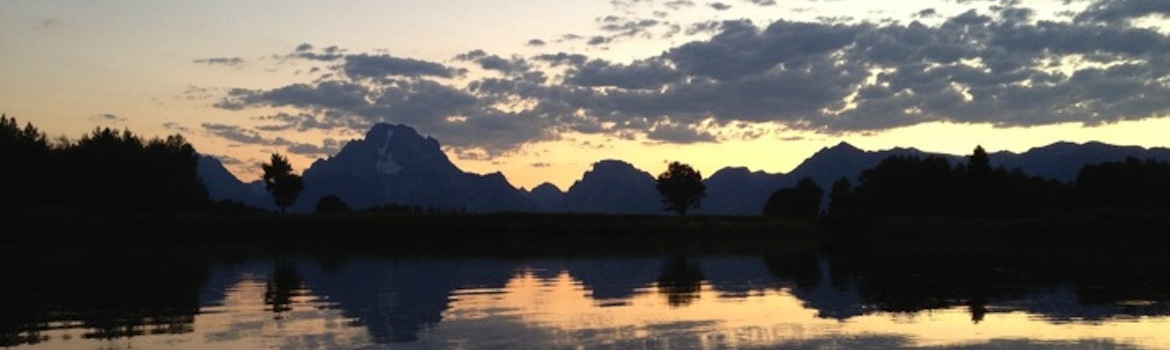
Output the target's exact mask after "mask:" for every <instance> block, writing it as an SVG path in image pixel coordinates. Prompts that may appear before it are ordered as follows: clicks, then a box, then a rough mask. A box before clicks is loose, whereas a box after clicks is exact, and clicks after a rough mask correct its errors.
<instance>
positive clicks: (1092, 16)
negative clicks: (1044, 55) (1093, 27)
mask: <svg viewBox="0 0 1170 350" xmlns="http://www.w3.org/2000/svg"><path fill="white" fill-rule="evenodd" d="M1151 15H1155V16H1158V17H1162V18H1166V17H1167V16H1170V2H1167V1H1163V0H1098V1H1095V2H1094V3H1093V4H1092V5H1089V7H1088V8H1087V9H1086V10H1085V11H1084V12H1081V13H1080V14H1078V15H1077V16H1076V17H1075V21H1077V22H1104V23H1117V22H1125V21H1128V20H1132V19H1137V18H1142V17H1146V16H1151Z"/></svg>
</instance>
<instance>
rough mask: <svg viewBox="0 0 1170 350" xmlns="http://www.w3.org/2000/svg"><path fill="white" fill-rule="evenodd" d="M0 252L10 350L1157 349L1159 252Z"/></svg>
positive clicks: (1162, 315) (1166, 286)
mask: <svg viewBox="0 0 1170 350" xmlns="http://www.w3.org/2000/svg"><path fill="white" fill-rule="evenodd" d="M0 259H2V261H0V262H2V263H3V264H2V265H0V270H2V271H0V272H3V276H5V277H4V278H5V280H6V281H5V286H6V287H4V288H2V289H0V309H2V310H4V311H3V313H2V314H0V346H4V347H10V348H18V349H66V348H68V349H75V348H140V349H141V348H147V349H151V348H168V349H175V348H192V349H194V348H199V349H239V348H331V349H332V348H343V349H344V348H499V349H508V348H577V347H584V348H666V347H669V348H701V349H708V348H774V347H785V348H788V347H795V348H902V347H916V348H922V347H925V348H931V347H938V348H954V347H960V348H1003V347H1018V346H1027V347H1030V348H1103V347H1104V348H1170V337H1166V336H1165V335H1164V334H1165V330H1166V329H1170V317H1168V316H1170V309H1168V308H1167V305H1170V304H1168V302H1170V273H1168V272H1170V264H1165V263H1164V261H1162V260H1164V259H1162V258H1148V259H1147V258H1143V259H1114V260H1110V261H1106V262H1101V261H1097V262H1089V261H1045V260H1044V259H1030V258H1027V257H1002V256H986V255H968V256H904V255H898V256H894V255H881V254H876V253H874V254H867V253H864V252H857V251H851V252H848V253H841V252H836V253H834V252H829V253H824V252H809V253H807V254H783V255H769V256H756V255H688V254H661V255H640V256H580V257H562V258H527V259H526V258H494V257H414V258H403V257H380V256H350V257H345V256H341V257H338V256H324V255H323V256H315V255H305V256H266V255H261V254H247V255H237V256H234V257H231V258H228V257H223V256H218V255H216V256H213V255H208V254H201V253H199V254H197V253H181V252H166V253H156V254H146V253H130V252H118V253H116V254H114V253H97V252H77V251H70V252H22V253H12V254H5V255H4V257H3V258H0ZM1151 259H1154V260H1156V261H1154V262H1161V263H1152V262H1151V261H1150V260H1151Z"/></svg>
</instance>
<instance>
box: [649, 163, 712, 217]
mask: <svg viewBox="0 0 1170 350" xmlns="http://www.w3.org/2000/svg"><path fill="white" fill-rule="evenodd" d="M657 181H658V183H657V184H656V185H655V186H654V187H655V188H657V189H658V193H660V194H662V202H663V204H664V205H665V208H664V209H665V210H670V211H674V212H677V213H678V215H686V214H687V210H689V209H691V208H698V207H699V204H700V203H702V202H703V198H704V197H705V196H706V192H707V186H706V185H704V184H703V175H702V174H699V172H698V171H697V170H695V169H694V168H691V166H690V165H687V164H683V163H680V162H671V163H670V165H669V166H667V169H666V172H663V173H662V174H659V175H658V179H657Z"/></svg>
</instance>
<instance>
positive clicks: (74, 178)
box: [0, 116, 210, 212]
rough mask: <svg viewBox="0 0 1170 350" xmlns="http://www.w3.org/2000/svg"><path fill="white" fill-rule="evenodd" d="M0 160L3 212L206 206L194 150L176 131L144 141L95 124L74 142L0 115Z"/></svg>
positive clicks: (206, 194) (155, 210) (98, 210)
mask: <svg viewBox="0 0 1170 350" xmlns="http://www.w3.org/2000/svg"><path fill="white" fill-rule="evenodd" d="M0 162H3V164H4V165H5V168H6V170H5V171H3V172H0V174H2V175H0V176H2V177H0V183H2V184H3V186H4V188H5V191H4V192H5V193H6V195H5V196H2V197H3V199H0V203H2V204H0V206H2V208H3V209H5V210H15V209H29V208H38V207H45V206H51V207H52V208H55V209H57V210H81V211H89V212H161V211H183V210H195V209H202V208H206V207H207V206H208V205H209V204H210V201H209V199H208V193H207V189H206V188H205V186H204V185H203V182H202V181H200V180H199V177H198V175H197V174H196V164H197V162H198V154H197V153H196V152H195V149H194V148H193V147H192V146H191V144H189V143H187V141H186V140H185V139H184V138H183V137H182V136H181V135H178V134H176V135H171V136H167V137H166V138H154V139H150V140H143V139H142V138H141V137H140V136H138V135H135V134H134V133H132V132H130V131H129V130H123V131H115V130H112V129H109V128H98V129H95V130H94V131H93V132H92V133H90V134H87V135H84V136H82V137H81V138H80V139H78V140H77V141H70V140H68V139H64V138H62V139H60V140H57V141H55V142H49V141H48V140H47V138H46V137H45V134H44V133H42V132H40V131H39V130H37V128H36V127H34V126H33V125H32V124H31V123H29V124H26V126H25V127H23V128H20V127H19V126H18V124H17V122H16V119H15V118H8V117H7V116H0ZM8 194H10V195H8Z"/></svg>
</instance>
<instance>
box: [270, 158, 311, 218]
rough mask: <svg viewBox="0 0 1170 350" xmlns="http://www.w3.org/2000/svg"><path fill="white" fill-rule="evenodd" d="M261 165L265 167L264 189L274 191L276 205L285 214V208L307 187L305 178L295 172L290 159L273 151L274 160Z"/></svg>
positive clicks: (273, 196)
mask: <svg viewBox="0 0 1170 350" xmlns="http://www.w3.org/2000/svg"><path fill="white" fill-rule="evenodd" d="M260 167H261V168H263V169H264V190H266V191H268V192H271V193H272V198H273V199H275V200H276V207H277V208H280V213H281V214H284V208H285V207H288V206H289V205H291V204H292V203H293V202H294V201H296V200H297V196H298V195H300V194H301V190H303V189H304V188H305V182H304V180H302V179H301V176H300V175H297V174H293V169H292V165H291V164H289V163H288V159H286V158H285V157H284V156H282V155H280V154H278V153H273V154H272V160H271V161H270V162H269V163H268V164H261V165H260Z"/></svg>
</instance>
